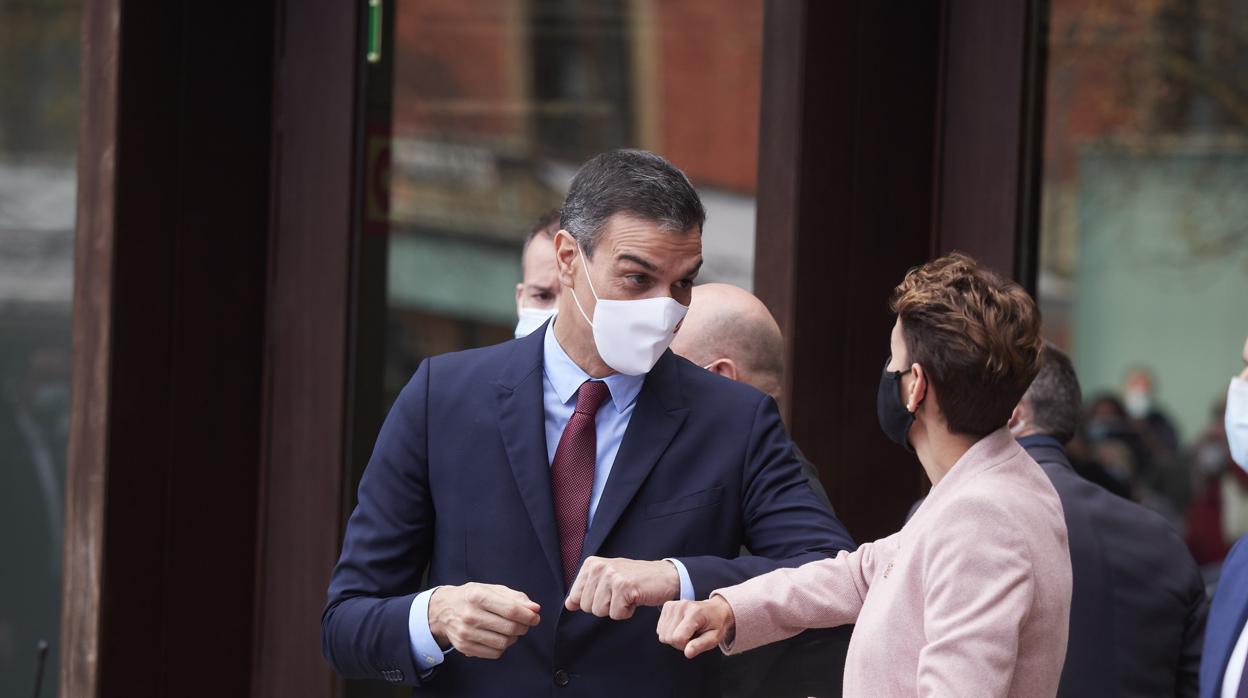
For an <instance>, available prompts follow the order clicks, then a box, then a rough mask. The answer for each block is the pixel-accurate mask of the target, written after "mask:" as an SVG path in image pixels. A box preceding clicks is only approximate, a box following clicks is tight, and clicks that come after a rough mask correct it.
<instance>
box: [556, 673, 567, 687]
mask: <svg viewBox="0 0 1248 698" xmlns="http://www.w3.org/2000/svg"><path fill="white" fill-rule="evenodd" d="M569 681H571V678H570V677H569V676H568V672H567V671H564V670H563V669H560V670H558V671H556V672H555V685H556V686H560V687H563V686H567V685H568V682H569Z"/></svg>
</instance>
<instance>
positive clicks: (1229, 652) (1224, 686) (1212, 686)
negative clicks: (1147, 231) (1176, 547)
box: [1200, 340, 1248, 698]
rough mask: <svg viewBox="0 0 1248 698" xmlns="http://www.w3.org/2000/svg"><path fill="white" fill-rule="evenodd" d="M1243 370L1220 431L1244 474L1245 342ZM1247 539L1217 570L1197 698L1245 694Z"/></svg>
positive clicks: (1247, 453)
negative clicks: (1219, 571) (1218, 575)
mask: <svg viewBox="0 0 1248 698" xmlns="http://www.w3.org/2000/svg"><path fill="white" fill-rule="evenodd" d="M1243 360H1244V368H1243V370H1242V371H1241V372H1240V374H1239V375H1238V376H1236V377H1234V378H1232V379H1231V384H1230V386H1229V387H1228V388H1227V394H1226V417H1225V425H1224V430H1225V433H1226V439H1227V446H1228V448H1229V450H1230V453H1231V458H1232V460H1233V461H1234V463H1235V465H1236V467H1237V468H1239V469H1240V470H1241V471H1248V340H1245V341H1244V350H1243ZM1246 663H1248V537H1241V538H1240V539H1239V542H1238V543H1236V544H1235V547H1234V548H1233V549H1232V550H1231V552H1230V555H1228V556H1227V558H1226V562H1225V563H1224V564H1223V566H1222V577H1221V579H1220V580H1219V581H1218V590H1217V592H1216V593H1214V595H1213V606H1212V607H1211V608H1210V610H1209V627H1208V628H1207V629H1206V631H1205V652H1204V656H1203V657H1202V658H1201V661H1200V695H1201V698H1244V696H1248V667H1245V664H1246Z"/></svg>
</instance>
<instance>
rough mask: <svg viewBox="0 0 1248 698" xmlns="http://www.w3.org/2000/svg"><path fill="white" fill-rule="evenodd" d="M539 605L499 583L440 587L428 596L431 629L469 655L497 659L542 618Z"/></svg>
mask: <svg viewBox="0 0 1248 698" xmlns="http://www.w3.org/2000/svg"><path fill="white" fill-rule="evenodd" d="M540 610H542V609H541V607H540V606H538V605H537V604H535V603H533V602H532V601H530V600H529V597H527V596H525V595H524V594H522V593H520V592H518V591H515V590H512V589H508V588H507V587H505V586H499V585H497V584H477V583H475V582H469V583H468V584H464V585H462V586H443V587H438V588H437V590H436V591H434V592H433V595H432V596H430V597H429V632H431V633H432V634H433V639H434V640H437V642H438V644H439V645H440V646H442V647H446V645H447V643H448V642H449V643H450V644H451V645H453V646H454V647H455V649H457V650H459V651H460V653H461V654H463V655H464V656H466V657H481V658H483V659H498V658H499V657H501V656H502V655H503V652H504V651H506V650H507V648H509V647H511V646H512V645H514V644H516V640H519V639H520V637H521V636H522V635H524V634H525V633H527V632H529V628H532V627H533V626H535V625H537V624H538V623H539V622H541V620H542V619H541V617H540V616H538V615H537V613H538V611H540Z"/></svg>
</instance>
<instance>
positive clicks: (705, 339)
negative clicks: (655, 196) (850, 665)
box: [672, 284, 850, 698]
mask: <svg viewBox="0 0 1248 698" xmlns="http://www.w3.org/2000/svg"><path fill="white" fill-rule="evenodd" d="M672 351H673V352H675V353H676V354H677V355H679V356H683V357H685V358H686V359H689V360H690V361H692V362H693V363H695V364H697V365H699V366H701V367H703V368H705V369H706V370H708V371H710V372H711V373H715V374H717V375H720V376H723V377H724V378H727V379H729V380H734V381H739V382H742V383H746V384H748V385H752V386H754V387H755V388H758V389H759V390H761V391H762V392H764V393H767V394H768V395H770V396H771V397H772V398H773V399H775V400H776V401H777V402H779V400H780V397H781V390H782V387H783V385H784V336H783V335H782V334H781V332H780V326H779V325H778V324H776V319H775V318H774V317H772V315H771V311H769V310H767V306H765V305H763V302H762V301H760V300H759V299H758V298H756V297H755V296H754V295H753V294H751V293H750V292H749V291H746V290H744V289H740V288H737V287H736V286H732V285H730V284H703V285H700V286H694V287H693V300H692V301H691V302H690V303H689V314H688V315H686V316H685V321H684V324H682V325H681V327H680V332H678V333H677V334H676V339H674V340H673V341H672ZM794 449H795V450H796V451H797V456H798V459H799V460H800V461H801V463H802V472H803V473H804V474H805V475H806V480H807V482H809V483H810V488H811V489H812V490H814V492H815V496H817V497H819V500H820V501H822V502H823V503H824V505H826V506H827V507H828V511H829V512H830V511H832V503H831V502H830V501H829V500H828V494H827V492H826V491H825V490H824V488H823V484H822V483H820V481H819V471H818V469H817V468H815V466H814V465H813V464H812V463H811V462H810V461H808V460H807V459H806V457H805V456H804V455H802V453H801V449H798V448H797V446H796V444H795V445H794ZM741 554H742V555H749V554H750V553H749V550H748V549H746V548H742V550H741ZM849 631H850V629H849V628H820V629H813V630H808V631H806V632H804V633H802V634H800V635H798V636H796V637H792V638H790V639H788V640H784V641H781V642H776V643H773V644H770V645H767V646H765V647H760V648H758V649H756V650H754V651H752V652H746V653H745V654H742V655H739V656H736V657H729V658H728V660H727V661H725V662H724V668H723V676H722V679H721V682H720V683H721V685H722V686H723V690H724V696H725V697H726V698H746V697H749V696H757V697H758V698H764V697H766V698H788V697H790V696H792V697H795V698H796V697H798V696H803V697H804V696H833V695H837V696H839V695H840V685H841V680H842V676H843V673H844V671H845V652H846V650H848V648H849Z"/></svg>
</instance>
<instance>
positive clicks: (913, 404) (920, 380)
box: [906, 364, 928, 412]
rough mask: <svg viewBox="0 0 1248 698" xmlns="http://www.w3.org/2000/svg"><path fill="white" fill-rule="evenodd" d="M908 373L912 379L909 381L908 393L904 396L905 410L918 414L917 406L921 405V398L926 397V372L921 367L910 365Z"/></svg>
mask: <svg viewBox="0 0 1248 698" xmlns="http://www.w3.org/2000/svg"><path fill="white" fill-rule="evenodd" d="M910 373H911V374H912V375H913V376H914V379H913V380H911V381H910V391H909V393H908V394H907V395H906V409H907V410H909V411H910V412H918V411H919V406H920V405H922V404H923V398H925V397H927V389H928V385H927V372H926V371H924V370H923V367H922V366H920V365H918V364H911V365H910Z"/></svg>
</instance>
